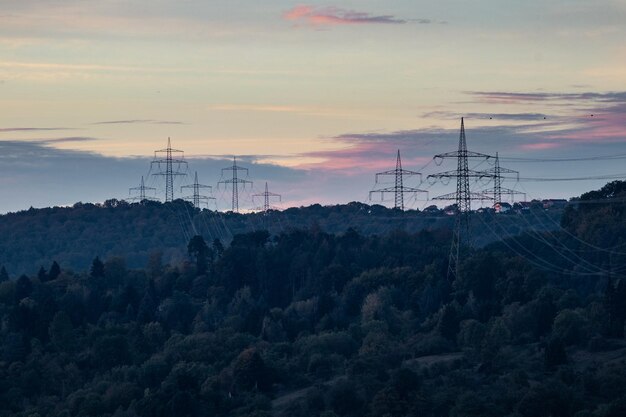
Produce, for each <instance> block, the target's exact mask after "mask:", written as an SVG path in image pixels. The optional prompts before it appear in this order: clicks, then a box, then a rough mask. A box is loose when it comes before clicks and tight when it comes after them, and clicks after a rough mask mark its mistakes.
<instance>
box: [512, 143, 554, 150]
mask: <svg viewBox="0 0 626 417" xmlns="http://www.w3.org/2000/svg"><path fill="white" fill-rule="evenodd" d="M559 146H561V144H560V143H556V142H540V143H526V144H524V145H522V146H520V148H521V149H524V150H527V151H543V150H546V149H554V148H558V147H559Z"/></svg>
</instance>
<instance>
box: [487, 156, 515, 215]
mask: <svg viewBox="0 0 626 417" xmlns="http://www.w3.org/2000/svg"><path fill="white" fill-rule="evenodd" d="M484 172H485V174H487V175H488V176H489V177H491V178H493V188H488V189H486V190H483V191H482V192H483V193H484V194H493V204H494V206H495V205H496V204H500V203H502V193H505V194H509V195H510V196H511V200H513V196H514V195H515V194H523V195H524V199H526V193H523V192H521V191H515V190H512V189H510V188H503V187H502V180H503V179H504V178H506V176H505V175H504V174H514V175H515V176H516V180H517V181H519V172H518V171H514V170H512V169H508V168H502V167H501V166H500V157H499V156H498V152H496V160H495V163H494V165H493V168H490V169H488V170H486V171H484Z"/></svg>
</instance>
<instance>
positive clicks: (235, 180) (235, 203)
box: [217, 157, 252, 213]
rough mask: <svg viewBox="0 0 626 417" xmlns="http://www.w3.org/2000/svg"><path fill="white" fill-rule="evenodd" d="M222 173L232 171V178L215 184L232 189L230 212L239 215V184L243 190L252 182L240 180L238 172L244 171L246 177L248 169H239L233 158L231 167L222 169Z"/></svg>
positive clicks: (235, 158)
mask: <svg viewBox="0 0 626 417" xmlns="http://www.w3.org/2000/svg"><path fill="white" fill-rule="evenodd" d="M224 171H232V173H233V177H232V179H228V180H222V181H219V182H218V183H217V184H218V186H219V184H224V186H225V187H226V186H227V185H228V184H231V187H232V189H233V190H232V191H233V194H232V210H233V211H234V212H235V213H239V184H242V185H243V186H244V188H245V186H246V184H252V181H248V180H245V179H242V178H239V171H245V172H246V176H247V175H248V168H241V167H239V166H237V157H233V165H232V166H230V167H228V168H222V175H224Z"/></svg>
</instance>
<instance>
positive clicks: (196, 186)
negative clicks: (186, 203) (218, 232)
mask: <svg viewBox="0 0 626 417" xmlns="http://www.w3.org/2000/svg"><path fill="white" fill-rule="evenodd" d="M185 188H190V189H192V190H193V191H192V192H193V194H192V195H190V196H187V197H183V199H185V200H191V201H192V203H193V206H194V207H195V208H200V202H201V201H203V202H206V204H207V208H208V206H209V200H215V197H211V196H206V195H201V194H200V190H201V189H209V192H210V191H211V190H213V187H211V186H210V185H203V184H200V183H198V171H196V173H195V178H194V181H193V184H191V185H183V186H182V187H180V191H181V192H182V191H183V189H185Z"/></svg>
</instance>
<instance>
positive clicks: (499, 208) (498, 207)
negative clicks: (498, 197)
mask: <svg viewBox="0 0 626 417" xmlns="http://www.w3.org/2000/svg"><path fill="white" fill-rule="evenodd" d="M512 208H513V206H511V205H510V204H509V203H496V204H494V205H493V209H494V210H495V211H496V213H506V212H507V211H509V210H511V209H512Z"/></svg>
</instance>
